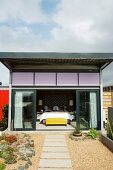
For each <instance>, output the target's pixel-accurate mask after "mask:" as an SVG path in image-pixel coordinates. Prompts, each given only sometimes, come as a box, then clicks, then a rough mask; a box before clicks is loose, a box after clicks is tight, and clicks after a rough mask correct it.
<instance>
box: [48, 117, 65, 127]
mask: <svg viewBox="0 0 113 170" xmlns="http://www.w3.org/2000/svg"><path fill="white" fill-rule="evenodd" d="M66 124H67V120H66V119H65V118H47V119H46V125H66Z"/></svg>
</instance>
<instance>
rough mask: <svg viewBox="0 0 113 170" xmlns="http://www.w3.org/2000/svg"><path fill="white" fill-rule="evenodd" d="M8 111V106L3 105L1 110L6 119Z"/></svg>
mask: <svg viewBox="0 0 113 170" xmlns="http://www.w3.org/2000/svg"><path fill="white" fill-rule="evenodd" d="M8 109H9V105H8V104H6V105H4V106H3V108H2V112H3V116H4V118H6V119H8Z"/></svg>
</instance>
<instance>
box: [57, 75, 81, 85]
mask: <svg viewBox="0 0 113 170" xmlns="http://www.w3.org/2000/svg"><path fill="white" fill-rule="evenodd" d="M57 85H58V86H78V75H77V73H57Z"/></svg>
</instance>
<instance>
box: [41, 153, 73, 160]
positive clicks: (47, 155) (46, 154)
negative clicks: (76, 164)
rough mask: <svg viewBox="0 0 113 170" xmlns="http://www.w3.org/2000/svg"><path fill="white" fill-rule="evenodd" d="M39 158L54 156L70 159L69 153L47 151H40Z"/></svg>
mask: <svg viewBox="0 0 113 170" xmlns="http://www.w3.org/2000/svg"><path fill="white" fill-rule="evenodd" d="M41 158H42V159H49V158H50V159H51V158H55V159H58V158H59V159H60V158H61V159H70V156H69V153H51V152H50V153H48V152H42V154H41Z"/></svg>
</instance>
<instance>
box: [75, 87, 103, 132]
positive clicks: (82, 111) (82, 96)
mask: <svg viewBox="0 0 113 170" xmlns="http://www.w3.org/2000/svg"><path fill="white" fill-rule="evenodd" d="M76 98H77V115H76V118H77V124H78V125H80V128H81V129H89V128H95V129H100V112H99V107H100V105H99V103H100V102H99V91H98V90H77V93H76Z"/></svg>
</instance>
